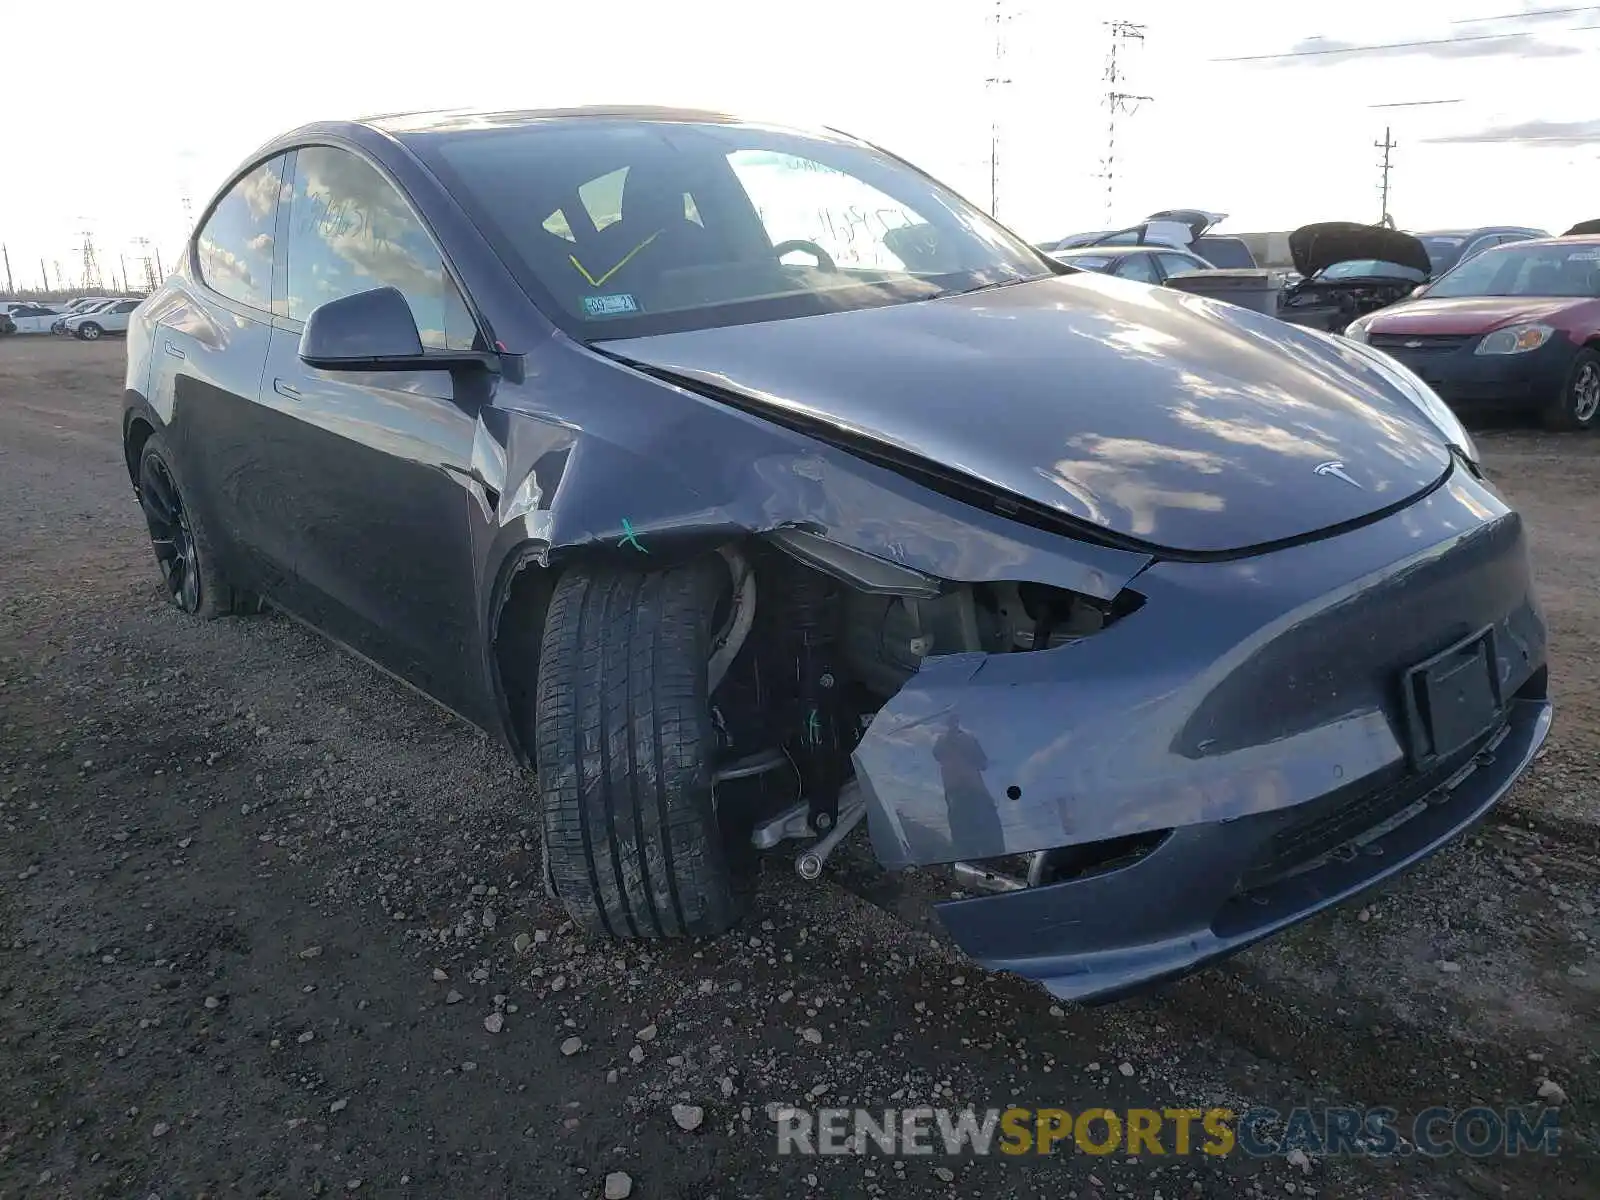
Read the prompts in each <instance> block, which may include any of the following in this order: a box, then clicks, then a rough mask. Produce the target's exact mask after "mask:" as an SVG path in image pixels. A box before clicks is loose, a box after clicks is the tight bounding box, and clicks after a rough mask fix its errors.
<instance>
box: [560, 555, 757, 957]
mask: <svg viewBox="0 0 1600 1200" xmlns="http://www.w3.org/2000/svg"><path fill="white" fill-rule="evenodd" d="M726 586H727V571H726V570H725V568H724V567H723V565H722V564H721V563H720V562H719V561H718V560H716V559H714V558H713V559H705V560H701V561H699V562H695V563H690V564H688V565H685V566H680V567H674V568H672V569H671V570H666V571H654V572H637V571H629V570H622V569H619V568H616V567H609V566H596V567H578V568H574V569H573V570H570V571H568V572H567V573H566V574H565V575H563V576H562V577H561V579H560V580H559V581H558V582H557V584H556V586H555V591H554V594H553V595H552V597H551V600H550V607H549V610H548V612H547V614H546V617H545V627H544V637H543V645H542V649H541V655H540V660H539V685H538V694H537V699H536V704H535V706H534V712H535V714H536V715H535V716H534V739H533V740H534V747H535V756H536V759H537V762H538V764H539V766H538V772H539V789H540V799H541V802H542V809H543V827H544V845H545V854H546V859H547V862H548V864H549V866H548V877H549V880H550V882H551V883H552V884H553V886H554V889H555V893H556V895H557V897H558V898H559V899H560V900H561V902H562V904H563V905H564V906H565V907H566V910H567V913H568V914H569V915H570V916H571V917H572V919H573V921H574V922H575V923H576V924H577V925H579V926H581V927H582V928H584V929H586V930H588V931H590V932H593V933H600V934H608V935H610V936H613V937H624V938H660V937H709V936H714V935H716V934H719V933H722V932H724V931H725V930H727V929H728V928H730V927H731V926H732V925H733V924H734V923H735V922H736V921H737V920H738V917H739V910H740V908H741V904H740V898H739V895H738V892H737V891H736V889H735V887H734V881H733V874H732V871H731V870H730V868H729V863H728V856H727V852H726V849H725V847H724V843H723V832H722V830H721V828H720V826H719V823H718V820H717V811H716V805H715V802H714V797H713V788H712V778H713V762H714V752H715V748H716V735H715V731H714V730H713V728H712V723H711V706H710V700H709V697H708V696H707V693H706V662H707V658H708V655H709V641H710V634H711V631H710V622H711V618H712V612H713V609H714V607H715V605H716V601H717V597H718V595H719V589H721V588H724V587H726Z"/></svg>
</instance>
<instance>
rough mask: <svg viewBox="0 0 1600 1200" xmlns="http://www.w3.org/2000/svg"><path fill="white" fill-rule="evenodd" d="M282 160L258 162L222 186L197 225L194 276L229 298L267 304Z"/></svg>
mask: <svg viewBox="0 0 1600 1200" xmlns="http://www.w3.org/2000/svg"><path fill="white" fill-rule="evenodd" d="M283 167H284V159H283V157H282V156H281V155H280V156H279V157H277V158H274V159H272V160H270V161H268V162H264V163H262V164H261V165H260V166H259V167H257V168H256V169H255V170H254V171H251V172H250V173H249V174H248V175H246V176H244V177H243V178H242V179H240V180H239V182H238V183H236V184H234V185H233V187H231V188H230V189H228V193H227V194H226V195H225V196H223V197H222V199H221V200H219V201H218V202H217V206H216V208H214V209H212V211H211V216H210V217H208V218H207V219H206V223H205V225H204V226H203V227H202V228H201V230H200V237H199V239H198V242H197V250H198V253H199V259H200V278H201V279H202V280H204V281H205V284H206V286H207V287H209V288H211V289H212V290H214V291H217V292H220V293H221V294H222V295H224V296H226V297H228V299H230V300H237V301H238V302H239V303H240V304H247V305H249V306H250V307H251V308H259V309H262V310H263V311H267V310H270V309H271V308H272V227H273V225H274V224H275V223H276V221H277V218H278V198H279V195H280V194H281V192H282V190H283V182H284V180H283Z"/></svg>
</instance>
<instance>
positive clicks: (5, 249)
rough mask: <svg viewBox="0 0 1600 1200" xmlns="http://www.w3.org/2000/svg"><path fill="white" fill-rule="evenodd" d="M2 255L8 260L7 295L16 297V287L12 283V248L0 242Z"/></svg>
mask: <svg viewBox="0 0 1600 1200" xmlns="http://www.w3.org/2000/svg"><path fill="white" fill-rule="evenodd" d="M0 255H3V256H4V257H5V260H6V295H8V296H10V295H14V294H15V293H14V291H13V287H14V285H13V284H12V282H11V247H9V246H7V245H6V244H5V243H4V242H0Z"/></svg>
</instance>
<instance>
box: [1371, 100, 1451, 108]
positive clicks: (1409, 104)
mask: <svg viewBox="0 0 1600 1200" xmlns="http://www.w3.org/2000/svg"><path fill="white" fill-rule="evenodd" d="M1460 103H1461V100H1460V99H1459V98H1457V99H1455V100H1394V101H1391V102H1390V103H1388V104H1369V105H1367V107H1368V108H1424V107H1426V106H1427V105H1430V104H1460Z"/></svg>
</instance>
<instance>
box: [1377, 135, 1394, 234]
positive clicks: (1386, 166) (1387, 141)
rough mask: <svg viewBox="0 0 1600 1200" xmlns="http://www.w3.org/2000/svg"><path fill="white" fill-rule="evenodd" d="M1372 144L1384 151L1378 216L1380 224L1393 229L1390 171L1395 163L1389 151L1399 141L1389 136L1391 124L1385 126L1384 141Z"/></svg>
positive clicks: (1380, 170) (1380, 169) (1379, 168)
mask: <svg viewBox="0 0 1600 1200" xmlns="http://www.w3.org/2000/svg"><path fill="white" fill-rule="evenodd" d="M1372 144H1373V145H1374V146H1376V147H1377V148H1378V149H1379V150H1382V151H1383V161H1382V162H1380V163H1379V164H1378V170H1379V172H1380V174H1379V176H1378V196H1379V205H1380V207H1381V209H1382V212H1381V213H1380V214H1379V217H1378V224H1380V225H1384V226H1387V227H1388V228H1390V229H1393V228H1394V218H1393V217H1391V216H1390V215H1389V172H1390V170H1391V169H1392V168H1393V167H1394V163H1393V161H1392V160H1391V159H1390V157H1389V152H1390V151H1391V150H1393V149H1394V148H1395V147H1396V146H1397V145H1399V143H1398V142H1396V141H1395V140H1394V139H1393V138H1391V137H1390V136H1389V126H1387V125H1385V126H1384V127H1383V141H1381V142H1373V143H1372Z"/></svg>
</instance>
